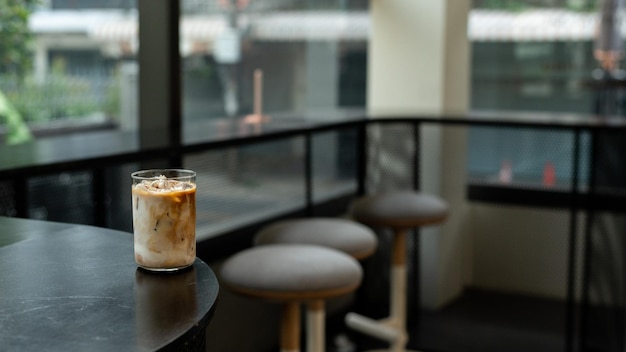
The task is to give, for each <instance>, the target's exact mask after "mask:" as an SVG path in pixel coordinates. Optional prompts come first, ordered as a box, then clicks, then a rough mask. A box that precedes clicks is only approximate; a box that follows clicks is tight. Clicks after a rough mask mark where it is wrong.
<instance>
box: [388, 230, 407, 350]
mask: <svg viewBox="0 0 626 352" xmlns="http://www.w3.org/2000/svg"><path fill="white" fill-rule="evenodd" d="M406 231H407V230H406V229H396V230H395V233H394V237H393V248H392V253H391V273H390V274H391V285H390V300H391V301H390V303H389V304H390V317H389V321H390V323H391V324H392V325H393V326H395V327H396V328H397V329H398V333H399V334H400V337H399V338H398V339H397V340H396V341H395V342H394V343H393V345H392V351H394V352H395V351H403V350H404V347H405V345H406V343H407V339H408V338H407V333H406V309H407V308H406V281H407V277H406V275H407V274H406Z"/></svg>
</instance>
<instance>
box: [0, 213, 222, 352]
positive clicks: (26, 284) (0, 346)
mask: <svg viewBox="0 0 626 352" xmlns="http://www.w3.org/2000/svg"><path fill="white" fill-rule="evenodd" d="M218 290H219V285H218V282H217V279H216V277H215V275H214V273H213V271H212V270H211V269H210V268H209V267H208V266H207V265H206V264H205V263H204V262H203V261H201V260H200V259H196V261H195V263H194V265H193V266H192V267H190V268H189V269H188V270H184V271H182V272H179V273H175V274H153V273H149V272H146V271H144V270H142V269H138V268H137V266H136V264H135V262H134V256H133V239H132V234H129V233H125V232H120V231H114V230H109V229H104V228H98V227H93V226H85V225H73V224H62V223H53V222H45V221H37V220H26V219H17V218H6V217H0V350H1V351H154V350H166V351H170V350H171V351H181V350H204V349H205V344H206V342H205V329H206V327H207V325H208V324H209V321H210V319H211V316H212V313H213V310H214V305H215V303H216V299H217V295H218Z"/></svg>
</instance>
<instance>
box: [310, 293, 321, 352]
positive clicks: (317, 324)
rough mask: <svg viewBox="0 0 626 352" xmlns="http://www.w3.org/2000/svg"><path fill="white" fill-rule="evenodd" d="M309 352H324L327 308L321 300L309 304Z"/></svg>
mask: <svg viewBox="0 0 626 352" xmlns="http://www.w3.org/2000/svg"><path fill="white" fill-rule="evenodd" d="M306 316H307V339H306V340H307V349H306V350H307V352H324V351H325V349H326V345H325V344H326V339H325V334H326V332H325V329H326V324H325V319H326V314H325V308H324V301H323V300H321V299H318V300H314V301H310V302H308V304H307V315H306Z"/></svg>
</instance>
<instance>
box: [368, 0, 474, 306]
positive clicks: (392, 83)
mask: <svg viewBox="0 0 626 352" xmlns="http://www.w3.org/2000/svg"><path fill="white" fill-rule="evenodd" d="M469 9H470V0H438V1H416V0H384V1H381V0H374V1H372V2H371V7H370V15H371V21H372V32H371V39H370V43H369V49H368V50H369V52H368V91H367V94H368V95H367V108H368V113H369V114H370V116H384V115H388V114H426V113H428V114H439V113H449V114H452V113H455V114H456V113H464V112H466V111H467V109H468V105H469V60H470V55H469V39H468V37H467V21H468V14H469ZM465 153H466V146H465V130H464V129H463V128H460V129H457V128H439V127H432V126H426V127H422V133H421V145H420V162H421V164H420V170H422V172H421V175H420V185H421V189H422V190H423V191H425V192H431V193H434V194H438V195H441V196H442V197H444V198H445V199H446V200H447V201H448V202H449V203H450V206H451V210H452V213H451V216H450V217H449V218H448V220H447V221H446V223H445V225H443V226H441V227H438V228H430V229H425V230H423V231H422V236H421V244H420V248H421V254H420V258H421V262H420V264H421V280H420V281H421V298H422V306H423V307H426V308H434V307H437V306H440V305H442V304H444V303H445V302H447V301H448V300H449V299H451V298H453V297H454V296H456V295H457V294H458V293H460V291H461V290H462V288H463V285H464V283H465V281H466V279H467V278H468V277H469V276H470V275H471V265H469V263H470V259H469V244H470V241H469V239H468V238H467V237H468V235H467V234H465V233H469V230H467V229H466V228H467V226H466V225H467V224H466V217H465V213H466V204H465V180H464V175H465Z"/></svg>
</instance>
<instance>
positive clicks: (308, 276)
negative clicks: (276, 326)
mask: <svg viewBox="0 0 626 352" xmlns="http://www.w3.org/2000/svg"><path fill="white" fill-rule="evenodd" d="M221 275H222V280H223V284H224V286H225V287H227V288H228V289H230V290H232V291H233V292H236V293H239V294H242V295H246V296H249V297H255V298H260V299H267V300H272V301H277V302H281V303H282V304H283V312H282V316H281V326H280V331H281V338H280V346H281V352H298V351H300V343H301V342H300V304H301V303H305V304H307V306H308V307H309V310H316V311H317V312H319V314H317V315H316V319H315V320H314V321H309V322H308V323H309V324H307V327H306V331H307V351H308V352H323V351H324V349H325V334H324V329H325V324H324V319H325V316H324V310H325V309H324V301H325V300H326V299H328V298H332V297H337V296H340V295H344V294H348V293H350V292H353V291H354V290H356V289H357V288H358V286H359V285H360V284H361V280H362V277H363V271H362V269H361V266H360V265H359V263H358V262H357V261H356V260H355V259H354V258H352V257H351V256H349V255H347V254H345V253H343V252H341V251H338V250H335V249H332V248H326V247H321V246H316V245H308V244H271V245H264V246H259V247H253V248H250V249H246V250H244V251H242V252H239V253H237V254H235V255H233V256H232V257H230V258H228V259H227V260H226V261H225V262H224V265H223V266H222V269H221Z"/></svg>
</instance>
